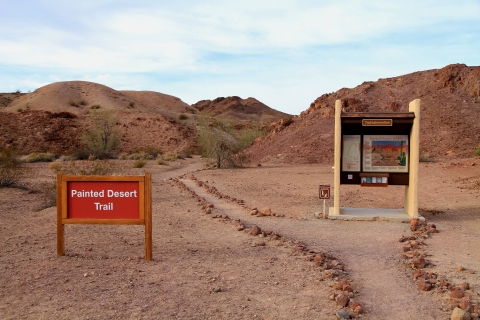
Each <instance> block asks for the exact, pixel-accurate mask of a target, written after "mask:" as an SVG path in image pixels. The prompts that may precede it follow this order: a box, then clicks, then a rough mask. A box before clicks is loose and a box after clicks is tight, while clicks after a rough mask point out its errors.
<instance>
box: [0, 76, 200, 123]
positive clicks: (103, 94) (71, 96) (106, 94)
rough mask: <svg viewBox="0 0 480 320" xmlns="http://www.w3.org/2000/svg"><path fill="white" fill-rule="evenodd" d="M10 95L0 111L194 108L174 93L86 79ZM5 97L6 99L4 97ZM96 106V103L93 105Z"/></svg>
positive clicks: (178, 110) (77, 111)
mask: <svg viewBox="0 0 480 320" xmlns="http://www.w3.org/2000/svg"><path fill="white" fill-rule="evenodd" d="M4 95H5V98H4V100H5V99H9V98H10V100H11V101H10V103H8V105H5V104H4V108H3V110H2V111H6V112H16V111H18V110H44V111H50V112H70V113H73V114H75V115H82V114H87V113H88V111H89V110H90V109H92V107H94V106H100V108H102V109H103V110H111V109H114V110H118V109H136V110H138V111H142V112H157V113H161V112H175V113H178V112H190V113H192V112H194V111H195V110H194V109H193V108H192V107H190V106H189V105H188V104H187V103H185V102H183V101H182V100H180V99H179V98H177V97H173V96H170V95H166V94H163V93H159V92H152V91H117V90H114V89H112V88H110V87H107V86H104V85H101V84H98V83H93V82H87V81H65V82H55V83H52V84H49V85H46V86H43V87H41V88H39V89H37V90H35V91H34V92H32V93H28V94H20V95H15V96H14V97H13V99H12V94H10V96H6V94H4ZM7 101H8V100H7ZM94 108H95V107H94Z"/></svg>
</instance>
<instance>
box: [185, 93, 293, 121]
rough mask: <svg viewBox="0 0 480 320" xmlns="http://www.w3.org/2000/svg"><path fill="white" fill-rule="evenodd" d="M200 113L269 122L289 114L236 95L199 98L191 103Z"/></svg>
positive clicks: (252, 99) (288, 116) (253, 99)
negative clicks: (199, 99)
mask: <svg viewBox="0 0 480 320" xmlns="http://www.w3.org/2000/svg"><path fill="white" fill-rule="evenodd" d="M192 107H194V108H195V109H197V110H198V111H199V112H200V113H202V114H205V115H209V116H214V117H220V118H228V119H235V120H248V121H255V122H258V121H260V122H262V123H265V124H267V123H270V122H272V121H275V120H279V119H282V118H290V117H291V115H289V114H286V113H283V112H280V111H277V110H274V109H272V108H270V107H268V106H267V105H265V104H263V103H261V102H260V101H258V100H257V99H255V98H247V99H242V98H240V97H237V96H233V97H227V98H223V97H219V98H216V99H214V100H201V101H199V102H197V103H195V104H193V105H192Z"/></svg>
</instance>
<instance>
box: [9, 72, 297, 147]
mask: <svg viewBox="0 0 480 320" xmlns="http://www.w3.org/2000/svg"><path fill="white" fill-rule="evenodd" d="M199 105H201V107H199ZM96 110H99V111H102V110H112V111H113V112H114V113H115V116H116V117H117V118H118V126H119V128H120V129H121V132H122V147H121V150H120V152H126V153H130V152H135V151H138V150H141V149H145V148H154V149H159V150H162V151H164V152H172V153H182V152H191V151H192V150H194V149H195V137H196V118H197V117H199V116H202V115H204V116H208V117H228V118H229V119H230V120H233V121H242V122H243V121H245V120H248V121H253V122H268V121H271V120H277V119H280V118H283V117H285V116H287V117H288V115H285V114H284V113H281V112H278V111H276V110H273V109H271V108H269V107H268V106H266V105H265V104H263V103H261V102H259V101H258V100H256V99H254V98H248V99H245V100H244V99H241V98H239V97H229V98H225V99H224V98H217V99H215V100H213V101H210V100H204V101H203V102H202V103H197V104H195V105H194V106H190V105H188V104H187V103H185V102H183V101H182V100H181V99H179V98H177V97H174V96H170V95H167V94H163V93H159V92H153V91H117V90H114V89H112V88H109V87H107V86H104V85H101V84H97V83H92V82H86V81H66V82H56V83H52V84H49V85H46V86H43V87H41V88H39V89H37V90H35V91H34V92H32V93H19V92H16V93H3V94H0V148H4V147H14V148H16V149H17V150H18V152H19V153H21V154H28V153H31V152H57V153H61V154H69V153H71V152H74V151H75V150H77V149H78V148H79V147H80V144H81V141H80V138H81V136H82V134H83V133H84V132H85V130H86V129H87V128H88V126H89V125H91V121H90V118H89V116H88V115H89V114H90V113H91V112H95V111H96Z"/></svg>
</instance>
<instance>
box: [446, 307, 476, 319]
mask: <svg viewBox="0 0 480 320" xmlns="http://www.w3.org/2000/svg"><path fill="white" fill-rule="evenodd" d="M450 319H451V320H470V319H471V318H470V315H469V314H468V312H465V311H464V310H462V309H460V308H455V309H453V311H452V315H451V317H450Z"/></svg>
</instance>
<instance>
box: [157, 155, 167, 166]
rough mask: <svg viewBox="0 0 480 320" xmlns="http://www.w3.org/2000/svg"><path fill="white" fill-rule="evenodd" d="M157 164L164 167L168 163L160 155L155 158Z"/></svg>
mask: <svg viewBox="0 0 480 320" xmlns="http://www.w3.org/2000/svg"><path fill="white" fill-rule="evenodd" d="M157 164H158V165H165V166H167V165H168V163H167V162H166V161H165V160H164V159H163V156H162V155H158V156H157Z"/></svg>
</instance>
